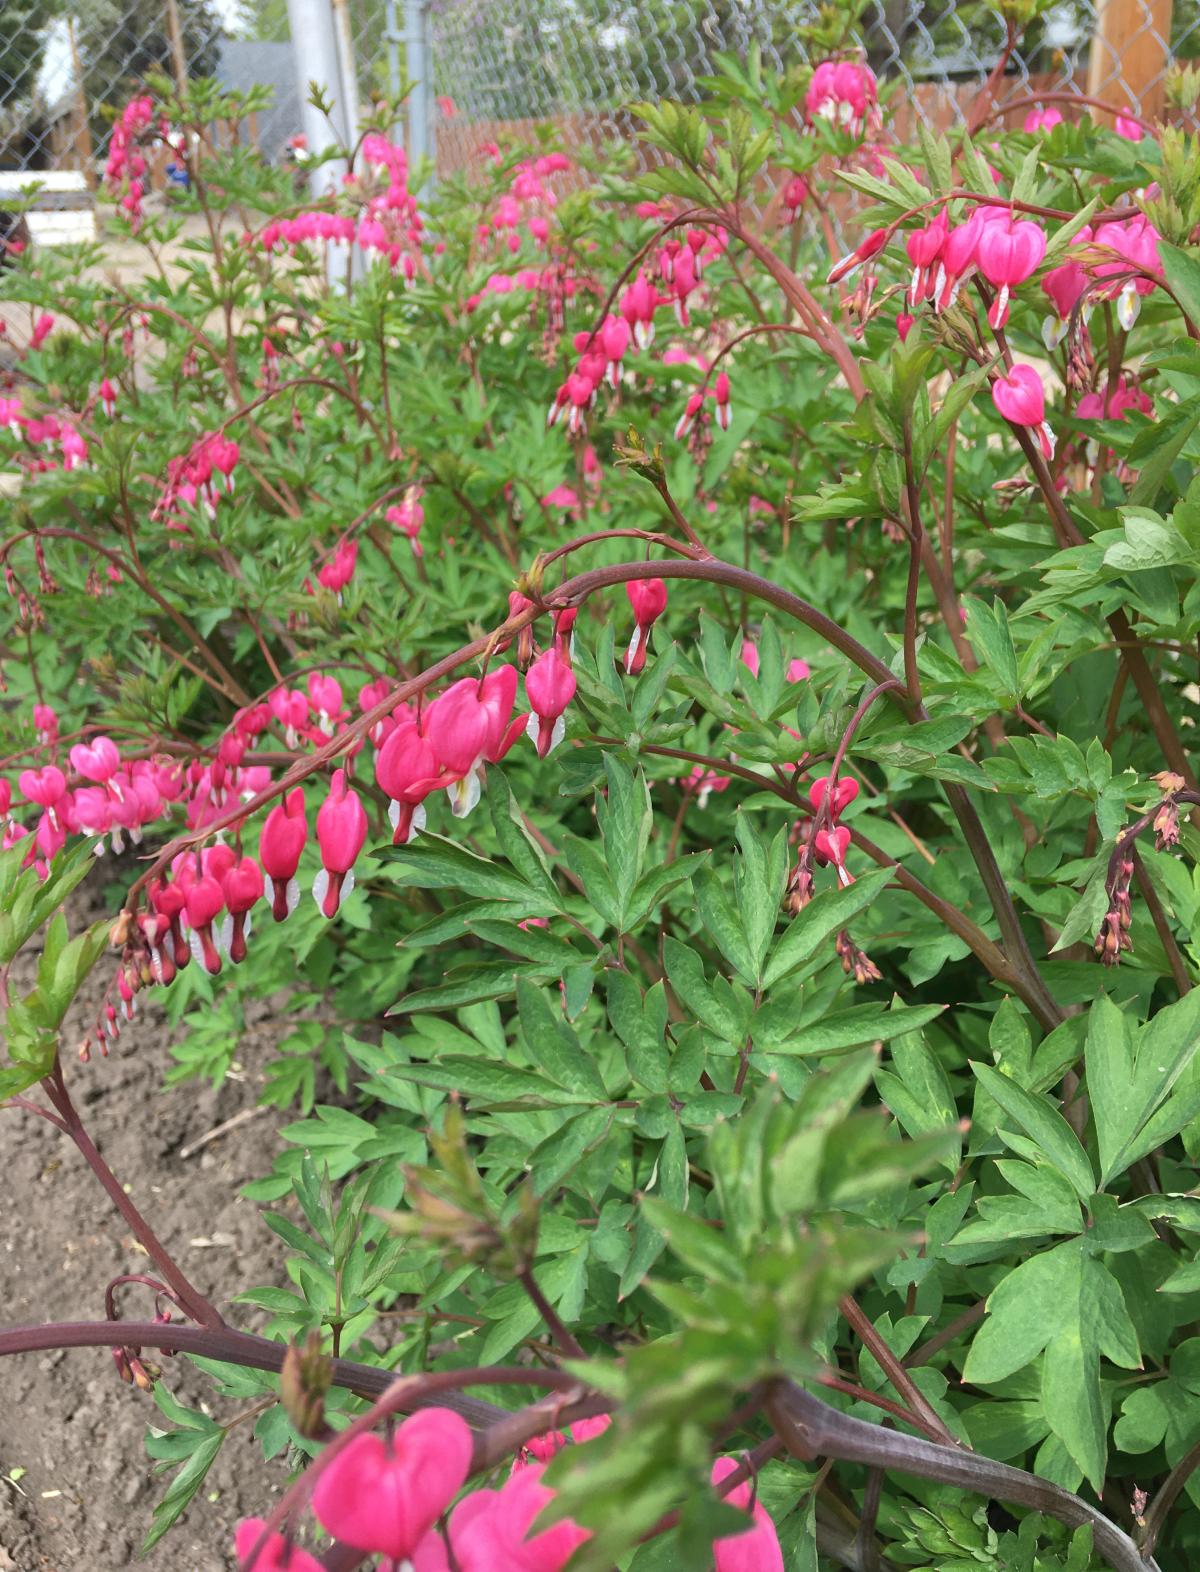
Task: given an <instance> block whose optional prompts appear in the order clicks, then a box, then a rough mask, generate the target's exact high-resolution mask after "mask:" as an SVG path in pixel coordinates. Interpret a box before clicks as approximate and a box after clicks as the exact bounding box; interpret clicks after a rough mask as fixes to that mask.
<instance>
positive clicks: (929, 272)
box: [904, 208, 950, 306]
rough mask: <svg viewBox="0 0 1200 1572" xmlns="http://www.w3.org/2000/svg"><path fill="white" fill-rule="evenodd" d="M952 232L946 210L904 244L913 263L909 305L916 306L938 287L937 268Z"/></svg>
mask: <svg viewBox="0 0 1200 1572" xmlns="http://www.w3.org/2000/svg"><path fill="white" fill-rule="evenodd" d="M949 230H950V221H949V219H948V218H947V217H946V209H945V208H942V210H941V212H940V213H939V214H938V215H937V217H936V218H935V219H934V220H933V222H932V223H931V224H926V226H925V227H924V229H916V230H914V231H913V232H912V234H910V235H909V236H908V238H907V239H906V240H905V242H904V249H905V252H906V253H907V255H908V260H909V261H910V262H911V263H912V268H913V275H912V282H911V283H910V284H909V287H908V303H909V305H910V306H916V305H919V304H920V303H921V301H922V300H925V299H927V298H928V296H930V295H931V294H932V293H933V291H934V288H935V285H936V278H937V275H936V268H937V263H938V259H939V258H940V256H941V254H942V252H943V250H944V249H945V246H946V239H947V236H948V234H949Z"/></svg>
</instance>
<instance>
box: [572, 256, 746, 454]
mask: <svg viewBox="0 0 1200 1572" xmlns="http://www.w3.org/2000/svg"><path fill="white" fill-rule="evenodd" d="M727 243H728V236H727V235H726V233H725V231H724V230H723V229H719V228H718V229H694V228H691V229H687V230H686V231H684V232H683V233H682V234H680V233H677V232H676V231H674V230H672V231H671V232H669V233H668V234H667V235H666V236H665V237H664V239H663V242H662V244H661V245H660V246H659V247H658V248H657V250H656V251H655V254H654V269H653V270H652V271H650V272H648V271H647V269H646V268H644V267H643V268H639V269H638V271H637V273H636V274H635V275H634V277H633V278H632V279H631V281H630V283H629V284H628V286H627V287H626V289H625V291H624V293H623V294H622V296H621V298H620V301H619V302H618V305H617V310H616V312H614V313H610V314H609V315H608V316H606V317H605V318H604V320H603V321H602V322H600V323H599V324H598V326H596V327H595V328H593V329H592V330H591V331H587V332H581V333H577V334H576V335H575V341H574V347H575V351H576V353H577V355H578V356H579V358H578V360H577V361H576V363H575V366H574V368H573V370H572V371H571V372H570V374H569V375H568V377H567V379H566V381H565V382H563V383H562V384H561V385H560V386H559V388H558V391H557V392H556V394H555V395H554V400H553V402H552V404H551V405H550V409H549V412H548V414H547V417H546V420H547V424H548V425H551V426H553V425H556V424H557V423H558V421H559V420H561V419H563V418H564V417H565V419H566V425H567V430H568V431H569V432H571V434H572V435H578V434H579V433H580V432H581V431H582V430H583V429H584V426H585V425H586V423H587V416H588V412H589V411H590V410H591V408H592V407H593V405H594V404H595V403H596V398H597V394H598V392H599V389H600V387H601V384H602V383H604V382H605V381H607V382H608V383H609V385H610V386H611V387H613V388H614V389H615V388H617V387H619V386H620V383H621V379H622V375H623V371H624V361H625V357H626V355H627V354H628V353H629V351H630V349H631V348H632V349H633V350H634V351H637V350H645V349H648V348H649V347H650V345H651V344H652V343H653V342H654V336H655V320H654V319H655V315H656V313H657V312H658V311H659V310H660V308H662V307H663V306H671V307H673V309H674V312H675V316H676V319H677V320H678V322H679V324H680V326H681V327H687V326H688V324H689V320H690V319H689V315H688V310H689V302H690V301H691V300H692V298H693V297H694V296H695V295H696V292H697V291H698V290H699V289H700V281H701V277H702V275H703V272H704V268H705V266H706V265H707V264H708V263H709V262H710V261H712V260H713V259H714V258H715V257H718V256H720V255H721V254H722V253H723V252H724V251H725V248H726V245H727ZM655 273H656V274H657V277H655V276H654V274H655ZM725 386H726V389H728V380H726V383H725ZM727 405H728V398H726V399H725V401H724V405H723V404H722V401H721V400H720V399H719V398H718V400H717V408H718V414H719V415H720V411H721V410H722V408H723V407H727ZM697 408H699V406H697ZM693 418H694V416H693Z"/></svg>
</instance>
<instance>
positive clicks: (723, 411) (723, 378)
mask: <svg viewBox="0 0 1200 1572" xmlns="http://www.w3.org/2000/svg"><path fill="white" fill-rule="evenodd" d="M712 392H713V398H714V399H715V400H716V402H717V425H718V426H720V428H721V430H722V431H728V430H729V422H730V421H731V420H732V418H733V409H732V406H731V405H730V402H729V378H728V376H727V375H726V374H725V372H723V371H718V372H717V376H716V380H715V381H714V382H713V388H712Z"/></svg>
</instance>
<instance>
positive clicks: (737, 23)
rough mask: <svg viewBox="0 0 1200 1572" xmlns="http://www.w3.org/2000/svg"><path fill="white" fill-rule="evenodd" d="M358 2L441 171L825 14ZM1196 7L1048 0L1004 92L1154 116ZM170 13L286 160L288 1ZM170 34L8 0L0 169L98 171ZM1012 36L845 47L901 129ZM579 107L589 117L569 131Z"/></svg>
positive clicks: (970, 28) (792, 9)
mask: <svg viewBox="0 0 1200 1572" xmlns="http://www.w3.org/2000/svg"><path fill="white" fill-rule="evenodd" d="M350 3H351V16H352V19H353V34H354V43H355V49H356V54H357V59H356V65H357V68H358V76H359V80H360V83H361V85H362V90H363V96H364V100H369V95H370V93H371V90H372V88H383V89H386V88H388V87H389V86H393V87H394V86H395V84H396V83H397V82H398V81H399V80H400V79H401V77H402V75H403V74H404V72H405V70H406V63H407V59H408V55H409V47H408V46H409V45H410V43H411V41H412V39H413V32H412V29H413V28H414V27H417V28H419V29H421V30H422V32H421V36H422V42H423V49H424V53H425V55H426V58H427V59H428V60H429V61H430V65H429V67H428V73H427V74H429V75H430V77H431V79H432V86H433V90H434V93H435V94H436V95H437V99H436V104H437V107H436V108H433V107H431V110H430V113H431V115H432V117H433V120H434V129H435V130H436V133H437V140H438V148H439V163H440V164H441V165H443V166H444V167H448V168H455V167H460V166H461V164H462V163H463V162H464V161H465V159H466V157H467V156H468V155H469V153H470V152H471V151H472V150H473V149H474V148H475V147H477V146H478V144H479V142H480V141H481V140H485V139H486V138H487V137H488V136H489V135H490V134H492V133H493V132H494V131H495V130H496V129H498V128H499V127H500V126H504V125H509V124H511V123H512V122H518V123H520V122H526V123H528V122H532V121H540V120H546V119H554V120H557V121H560V122H564V127H563V129H564V131H565V133H566V134H567V135H568V136H570V135H571V134H572V131H573V130H575V131H578V132H580V133H581V134H582V132H583V131H584V130H590V129H594V128H597V127H598V128H602V129H621V128H623V126H624V125H625V124H626V122H625V121H624V119H623V118H622V115H621V109H622V106H623V105H626V104H628V103H629V102H631V101H633V100H638V99H645V98H651V99H659V98H665V97H672V98H679V99H684V100H695V99H697V98H699V97H700V96H701V95H702V93H703V81H704V78H705V77H706V76H708V75H709V74H711V73H712V72H713V71H714V70H715V69H716V68H717V61H718V57H719V56H721V55H733V56H737V57H740V58H743V59H744V58H745V56H746V54H747V51H748V50H749V49H750V47H751V45H752V44H754V43H757V44H758V45H759V47H760V48H761V49H762V51H763V56H764V59H765V60H766V61H767V62H768V63H769V64H772V65H775V66H778V67H785V66H788V65H792V64H794V63H795V62H796V61H797V60H801V59H803V58H804V55H803V49H802V46H801V44H800V42H799V38H800V36H801V31H800V30H801V29H802V28H803V27H804V26H805V25H806V24H808V23H810V22H811V21H812V20H813V18H814V15H815V12H816V5H815V0H423V3H421V4H414V3H413V0H409V3H408V4H406V3H405V0H350ZM1113 7H1117V8H1119V10H1120V16H1121V22H1120V25H1119V26H1116V27H1114V25H1113V23H1112V17H1113V16H1115V15H1116V14H1117V13H1116V12H1115V11H1112V10H1111V9H1110V8H1113ZM1198 8H1200V0H1174V5H1173V6H1172V0H1058V3H1057V4H1054V5H1052V6H1051V7H1050V8H1049V9H1048V10H1047V11H1045V12H1044V13H1043V14H1042V16H1041V17H1040V18H1039V19H1038V20H1037V21H1036V22H1035V23H1034V24H1033V26H1032V27H1031V28H1030V29H1029V30H1028V32H1027V33H1026V35H1025V38H1024V39H1023V41H1022V44H1021V46H1020V47H1019V48H1017V49H1016V50H1014V51H1013V53H1012V56H1011V59H1010V60H1009V62H1008V65H1007V71H1006V84H1005V96H1007V97H1012V96H1014V95H1015V94H1020V93H1021V92H1022V91H1024V92H1034V93H1041V92H1054V91H1074V92H1082V93H1087V94H1090V95H1092V96H1094V97H1099V98H1103V99H1105V100H1106V101H1108V102H1110V103H1112V104H1114V105H1119V104H1120V103H1123V102H1130V103H1132V104H1133V106H1134V107H1135V108H1137V107H1138V106H1139V104H1140V105H1141V106H1142V107H1143V108H1145V107H1147V103H1148V102H1149V107H1151V108H1152V109H1155V108H1157V107H1158V106H1159V104H1160V103H1161V80H1162V76H1163V73H1164V71H1165V69H1166V66H1167V62H1168V61H1169V59H1170V58H1171V57H1172V56H1173V55H1178V54H1183V55H1192V54H1193V53H1197V52H1200V10H1198ZM174 10H175V13H176V15H177V16H178V19H179V29H180V34H181V41H182V46H183V48H182V53H183V58H184V63H185V65H186V69H187V71H188V72H189V73H190V74H192V75H212V74H215V75H217V76H218V77H221V78H223V79H224V80H225V81H226V82H227V84H228V85H229V86H231V87H247V86H249V85H250V84H251V83H252V82H255V81H265V82H266V83H267V84H268V85H271V86H273V87H274V89H275V92H276V108H275V110H274V112H273V115H272V116H268V117H266V123H265V124H263V125H260V126H258V127H256V137H257V138H258V140H259V142H260V145H261V147H262V150H263V152H264V154H265V155H266V156H268V157H275V156H278V155H279V153H280V151H281V149H282V147H283V145H284V144H285V142H286V139H287V137H288V136H289V135H290V134H291V133H292V132H293V131H295V130H298V129H299V124H300V100H301V90H300V88H299V85H298V83H297V81H296V73H295V68H294V64H293V61H292V56H291V49H290V45H289V42H288V28H287V5H286V0H175V4H174ZM1102 11H1104V12H1105V13H1107V15H1108V20H1107V21H1105V20H1103V19H1102V17H1101V12H1102ZM170 35H171V24H170V21H169V7H168V3H167V0H74V3H73V4H72V5H71V6H70V7H67V6H65V5H64V4H63V3H62V0H0V176H2V175H3V173H4V171H11V170H14V169H34V170H47V169H84V170H88V171H89V172H92V173H94V171H95V168H96V165H97V160H98V159H99V158H100V157H102V154H103V148H104V143H105V141H106V138H107V127H108V123H109V122H108V119H107V118H106V114H105V110H106V108H112V107H116V106H119V105H120V103H121V102H123V100H124V99H125V98H127V97H128V96H129V95H130V94H131V93H132V92H133V91H135V90H136V88H137V87H138V85H139V83H140V82H141V80H142V79H143V77H144V75H145V73H146V72H147V71H148V70H152V69H157V70H162V71H167V72H171V70H172V66H173V55H172V48H171V36H170ZM1003 43H1004V24H1003V21H1002V20H1001V18H1000V16H999V15H998V13H997V12H996V11H995V10H993V9H991V8H990V7H989V6H988V5H987V4H985V3H984V0H865V3H864V4H863V6H862V8H861V10H860V11H859V14H858V18H857V22H856V24H855V25H854V26H853V27H852V28H851V29H850V31H849V33H848V34H847V37H846V39H845V47H846V49H847V50H857V51H860V52H861V54H862V56H863V57H864V58H865V59H866V60H867V61H868V62H869V63H870V64H871V66H872V67H873V68H874V70H875V71H876V73H877V74H878V75H879V76H880V77H881V78H882V79H883V80H885V81H887V82H891V83H892V84H893V85H894V90H895V91H894V97H893V103H894V105H896V106H899V108H900V109H901V112H902V113H905V114H908V115H909V117H910V121H911V117H913V116H916V117H919V118H922V119H925V120H926V121H929V122H931V123H934V124H947V123H950V122H952V121H953V120H955V119H956V118H959V117H960V116H961V114H962V108H963V105H964V104H965V102H966V98H967V96H968V94H969V92H970V90H971V89H972V88H973V87H974V86H975V85H977V84H978V83H979V82H980V81H981V80H982V79H983V78H985V77H986V75H987V74H988V72H989V71H991V70H992V68H993V66H994V65H995V63H996V61H997V59H998V58H999V55H1000V52H1001V50H1002V48H1003ZM572 117H581V120H582V121H584V122H586V123H587V124H586V127H585V126H582V125H581V126H579V127H574V128H573V127H572V125H571V124H570V122H571V119H572Z"/></svg>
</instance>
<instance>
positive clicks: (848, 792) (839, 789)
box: [808, 775, 858, 822]
mask: <svg viewBox="0 0 1200 1572" xmlns="http://www.w3.org/2000/svg"><path fill="white" fill-rule="evenodd" d="M828 791H829V776H828V775H822V776H821V777H820V779H819V780H815V781H814V782H813V783H812V785H811V786H810V787H809V788H808V800H809V802H810V803H811V804H812V810H813V812H814V813H820V811H821V807H822V805H823V803H824V801H825V797H826V795H827V793H828ZM857 796H858V782H857V781H856V780H855V779H854V778H853V777H852V776H850V775H847V776H845V777H843V778H842V779H841V780H839V781H838V782H837V784H836V785H835V786H834V788H833V799H832V801H831V802H830V805H829V813H830V817H831V818H832V819H833V820H834V821H835V822H836V820H838V819H840V818H841V816H842V814H843V812H844V811H845V810H846V809H847V808H848V807H849V806H850V804H851V803H852V802H853V801H854V799H855V798H856V797H857Z"/></svg>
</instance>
